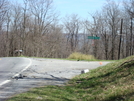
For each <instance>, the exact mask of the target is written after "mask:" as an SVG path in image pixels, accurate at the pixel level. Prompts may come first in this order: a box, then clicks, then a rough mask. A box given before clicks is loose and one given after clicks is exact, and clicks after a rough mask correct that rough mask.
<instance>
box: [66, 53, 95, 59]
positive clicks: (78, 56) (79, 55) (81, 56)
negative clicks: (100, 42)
mask: <svg viewBox="0 0 134 101" xmlns="http://www.w3.org/2000/svg"><path fill="white" fill-rule="evenodd" d="M68 59H77V60H95V57H94V56H93V55H86V54H82V53H79V52H75V53H72V54H70V55H69V57H68Z"/></svg>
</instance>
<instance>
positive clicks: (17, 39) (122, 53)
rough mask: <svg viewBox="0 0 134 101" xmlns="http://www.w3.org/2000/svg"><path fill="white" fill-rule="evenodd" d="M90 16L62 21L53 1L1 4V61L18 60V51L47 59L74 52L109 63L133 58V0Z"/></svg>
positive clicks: (4, 1)
mask: <svg viewBox="0 0 134 101" xmlns="http://www.w3.org/2000/svg"><path fill="white" fill-rule="evenodd" d="M87 13H88V12H87ZM89 16H91V17H92V19H82V18H81V17H80V15H77V14H72V15H67V16H65V17H64V18H63V20H61V18H60V17H59V14H58V13H57V11H56V10H55V7H54V5H53V0H23V4H19V3H12V2H10V1H8V0H0V57H8V56H18V53H16V52H15V51H16V50H22V55H24V56H34V57H46V58H67V57H68V56H69V55H70V54H71V53H73V52H81V53H83V54H87V55H94V56H95V57H96V58H97V59H106V60H115V59H121V58H125V57H127V56H130V55H134V25H133V24H134V0H129V1H124V2H122V4H119V3H116V2H114V1H112V0H109V1H107V3H106V4H105V5H104V6H103V7H102V9H101V10H100V11H98V12H95V13H94V14H92V15H90V14H89ZM88 36H97V37H100V39H99V40H93V39H88Z"/></svg>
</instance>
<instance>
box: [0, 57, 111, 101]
mask: <svg viewBox="0 0 134 101" xmlns="http://www.w3.org/2000/svg"><path fill="white" fill-rule="evenodd" d="M107 63H109V62H102V64H100V62H86V61H69V60H56V59H41V58H20V57H14V58H12V57H10V58H0V101H4V100H6V99H7V98H9V97H11V96H13V95H15V94H18V93H22V92H25V91H27V90H29V89H30V88H33V87H39V86H44V85H63V84H64V83H66V82H67V81H68V80H69V79H71V78H72V77H74V76H76V75H79V74H81V71H82V70H84V69H89V70H90V69H95V68H97V67H99V66H103V65H106V64H107ZM20 74H22V75H23V76H24V77H23V78H18V76H19V75H20Z"/></svg>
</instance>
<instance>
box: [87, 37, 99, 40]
mask: <svg viewBox="0 0 134 101" xmlns="http://www.w3.org/2000/svg"><path fill="white" fill-rule="evenodd" d="M88 39H94V40H99V39H100V37H97V36H88Z"/></svg>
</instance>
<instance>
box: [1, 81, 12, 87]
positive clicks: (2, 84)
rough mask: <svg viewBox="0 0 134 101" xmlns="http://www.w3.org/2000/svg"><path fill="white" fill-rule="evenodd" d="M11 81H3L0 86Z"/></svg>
mask: <svg viewBox="0 0 134 101" xmlns="http://www.w3.org/2000/svg"><path fill="white" fill-rule="evenodd" d="M10 81H11V80H5V81H4V82H2V83H1V84H0V86H2V85H4V84H6V83H8V82H10Z"/></svg>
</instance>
